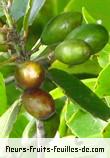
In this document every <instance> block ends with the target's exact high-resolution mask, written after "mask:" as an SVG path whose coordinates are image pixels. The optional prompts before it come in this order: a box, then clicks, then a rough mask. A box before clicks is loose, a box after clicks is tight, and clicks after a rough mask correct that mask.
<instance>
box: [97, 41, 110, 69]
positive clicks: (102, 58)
mask: <svg viewBox="0 0 110 158" xmlns="http://www.w3.org/2000/svg"><path fill="white" fill-rule="evenodd" d="M98 63H99V65H100V66H101V67H102V68H104V67H105V66H106V65H108V64H109V63H110V44H109V43H108V44H107V45H106V46H105V47H104V48H103V49H102V50H101V51H100V53H99V56H98Z"/></svg>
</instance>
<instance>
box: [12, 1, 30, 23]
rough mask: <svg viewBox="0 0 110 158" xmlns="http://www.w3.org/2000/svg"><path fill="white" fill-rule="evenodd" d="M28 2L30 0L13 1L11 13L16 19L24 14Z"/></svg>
mask: <svg viewBox="0 0 110 158" xmlns="http://www.w3.org/2000/svg"><path fill="white" fill-rule="evenodd" d="M27 3H28V0H19V1H18V0H14V1H13V5H12V7H11V14H12V16H13V18H14V19H15V20H16V21H17V20H18V19H19V18H21V17H22V16H24V14H25V11H26V6H27ZM21 4H22V5H21Z"/></svg>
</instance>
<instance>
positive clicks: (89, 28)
mask: <svg viewBox="0 0 110 158" xmlns="http://www.w3.org/2000/svg"><path fill="white" fill-rule="evenodd" d="M68 39H81V40H84V41H85V42H87V43H88V44H89V45H90V46H91V48H92V49H93V54H94V53H98V52H99V51H100V50H101V49H102V48H103V47H104V46H105V45H106V43H107V42H108V39H109V35H108V32H107V30H106V29H105V27H103V26H102V25H99V24H83V25H81V26H79V27H77V28H76V29H74V30H73V31H72V32H70V33H69V34H68V35H67V37H66V40H68Z"/></svg>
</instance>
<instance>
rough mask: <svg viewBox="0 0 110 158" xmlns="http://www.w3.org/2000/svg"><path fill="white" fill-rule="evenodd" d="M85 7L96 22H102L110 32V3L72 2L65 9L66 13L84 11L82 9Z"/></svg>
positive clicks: (76, 0) (71, 0)
mask: <svg viewBox="0 0 110 158" xmlns="http://www.w3.org/2000/svg"><path fill="white" fill-rule="evenodd" d="M83 6H84V7H85V8H86V9H87V11H88V12H89V13H90V15H92V17H94V18H95V19H96V20H101V21H102V23H103V25H104V26H106V27H107V28H108V29H109V30H110V24H109V17H110V8H109V6H110V1H109V0H105V1H101V0H96V1H93V0H89V1H87V0H70V1H69V3H68V5H67V6H66V7H65V9H64V10H65V11H80V12H81V11H82V7H83Z"/></svg>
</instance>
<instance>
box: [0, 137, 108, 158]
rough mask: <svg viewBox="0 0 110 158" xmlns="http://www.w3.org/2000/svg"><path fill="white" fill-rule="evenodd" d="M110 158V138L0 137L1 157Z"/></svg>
mask: <svg viewBox="0 0 110 158" xmlns="http://www.w3.org/2000/svg"><path fill="white" fill-rule="evenodd" d="M31 157H32V158H56V157H58V158H59V157H62V158H110V139H103V138H97V139H92V138H90V139H88V138H86V139H84V138H81V139H80V138H62V139H59V138H55V139H47V138H46V139H40V138H39V139H37V138H36V139H35V138H34V139H31V138H29V139H28V138H26V139H24V138H23V139H2V138H1V139H0V158H31Z"/></svg>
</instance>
